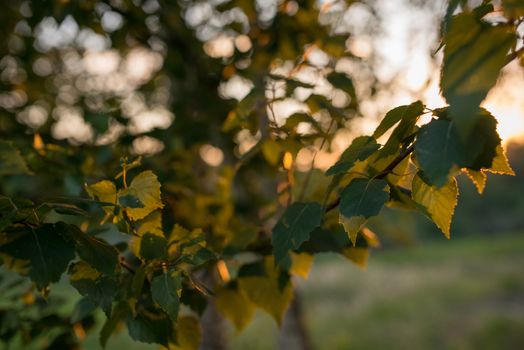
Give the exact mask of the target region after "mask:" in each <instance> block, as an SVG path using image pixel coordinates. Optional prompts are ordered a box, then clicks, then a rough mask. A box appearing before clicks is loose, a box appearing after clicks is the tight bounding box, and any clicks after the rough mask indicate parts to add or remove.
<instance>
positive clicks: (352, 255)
mask: <svg viewBox="0 0 524 350" xmlns="http://www.w3.org/2000/svg"><path fill="white" fill-rule="evenodd" d="M344 256H345V257H346V258H348V259H349V260H351V261H353V262H354V263H355V264H357V265H358V266H359V267H360V268H365V267H366V265H367V262H368V258H369V249H367V248H363V247H348V248H345V249H344Z"/></svg>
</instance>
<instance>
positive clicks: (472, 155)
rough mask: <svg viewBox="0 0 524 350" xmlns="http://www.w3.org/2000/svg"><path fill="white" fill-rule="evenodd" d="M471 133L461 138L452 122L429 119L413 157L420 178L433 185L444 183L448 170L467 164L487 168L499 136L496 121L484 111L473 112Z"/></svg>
mask: <svg viewBox="0 0 524 350" xmlns="http://www.w3.org/2000/svg"><path fill="white" fill-rule="evenodd" d="M474 131H475V132H474V133H473V134H472V135H471V136H469V137H467V138H466V139H464V138H461V137H460V136H459V134H458V132H457V130H456V128H455V123H454V122H450V121H448V120H445V119H439V120H433V121H431V122H430V123H429V124H427V125H425V126H424V127H422V128H421V129H420V131H419V134H418V137H417V142H416V144H415V156H416V159H417V161H418V164H419V165H420V168H421V169H422V171H423V172H424V177H425V178H426V179H427V180H428V181H429V182H430V183H431V184H434V185H436V186H437V187H440V186H443V185H444V184H446V183H447V182H448V178H449V176H450V175H451V173H452V172H454V171H456V170H458V169H459V168H464V167H467V168H469V169H472V170H480V169H481V168H489V167H491V164H492V163H493V160H494V158H495V156H496V154H497V147H498V145H499V144H500V137H499V136H498V134H497V131H496V120H495V119H494V118H493V116H491V115H490V114H489V113H488V112H487V111H485V110H481V111H480V112H477V119H476V124H475V126H474Z"/></svg>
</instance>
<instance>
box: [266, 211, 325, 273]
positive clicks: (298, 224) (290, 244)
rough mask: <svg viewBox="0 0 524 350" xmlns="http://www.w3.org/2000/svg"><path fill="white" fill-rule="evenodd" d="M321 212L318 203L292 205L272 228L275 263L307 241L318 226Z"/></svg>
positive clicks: (278, 262)
mask: <svg viewBox="0 0 524 350" xmlns="http://www.w3.org/2000/svg"><path fill="white" fill-rule="evenodd" d="M322 215H323V210H322V206H321V205H320V203H316V202H313V203H293V204H291V205H290V206H289V207H288V208H287V209H286V211H285V212H284V214H283V215H282V217H281V218H280V220H279V221H278V222H277V224H276V225H275V227H274V228H273V235H272V244H273V248H274V254H275V262H276V263H277V264H280V262H281V261H282V260H283V259H284V258H286V256H287V254H288V252H289V250H291V249H296V248H298V247H299V246H300V245H301V244H302V242H304V241H307V240H308V238H309V234H310V233H311V231H313V230H314V229H315V228H317V227H318V226H320V223H321V221H322Z"/></svg>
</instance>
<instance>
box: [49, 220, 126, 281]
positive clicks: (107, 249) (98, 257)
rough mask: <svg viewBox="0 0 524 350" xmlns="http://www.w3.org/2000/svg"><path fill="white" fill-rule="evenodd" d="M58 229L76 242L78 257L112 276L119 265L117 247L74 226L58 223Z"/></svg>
mask: <svg viewBox="0 0 524 350" xmlns="http://www.w3.org/2000/svg"><path fill="white" fill-rule="evenodd" d="M56 225H57V229H58V230H60V232H62V233H63V234H64V235H65V236H67V237H69V238H71V239H72V240H73V241H74V242H75V247H76V251H77V253H78V255H79V256H80V258H81V259H82V260H84V261H85V262H87V263H88V264H89V265H91V266H92V267H94V268H95V269H97V270H98V271H100V272H102V273H105V274H108V275H112V274H114V272H115V269H116V266H117V265H118V250H116V248H115V247H113V246H111V245H109V244H107V243H106V242H104V241H101V240H99V239H97V238H95V237H92V236H88V235H87V234H86V233H84V232H82V231H80V229H79V228H78V227H76V226H74V225H68V224H65V223H61V222H59V223H57V224H56Z"/></svg>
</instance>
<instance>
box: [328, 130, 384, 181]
mask: <svg viewBox="0 0 524 350" xmlns="http://www.w3.org/2000/svg"><path fill="white" fill-rule="evenodd" d="M379 147H380V145H379V144H377V141H376V140H375V138H373V137H370V136H360V137H357V138H356V139H354V140H353V142H352V143H351V145H350V146H349V147H348V148H347V149H346V150H345V151H344V152H343V153H342V155H341V156H340V159H339V160H338V161H337V162H336V163H335V165H333V166H332V167H331V168H329V169H328V170H327V171H326V175H327V176H331V175H336V174H341V173H345V172H347V171H348V170H349V169H351V167H353V165H355V162H356V161H358V160H364V159H366V158H367V157H369V156H370V155H371V154H372V153H373V152H375V151H376V150H378V149H379Z"/></svg>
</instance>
